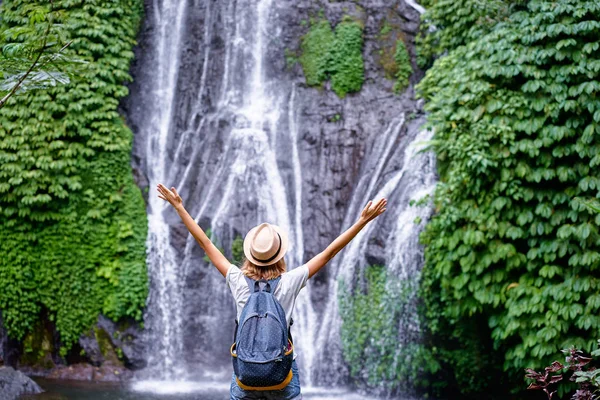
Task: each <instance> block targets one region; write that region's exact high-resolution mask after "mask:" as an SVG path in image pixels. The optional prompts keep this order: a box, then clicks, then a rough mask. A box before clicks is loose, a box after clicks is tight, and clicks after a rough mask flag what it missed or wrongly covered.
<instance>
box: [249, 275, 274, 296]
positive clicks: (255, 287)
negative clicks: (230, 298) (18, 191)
mask: <svg viewBox="0 0 600 400" xmlns="http://www.w3.org/2000/svg"><path fill="white" fill-rule="evenodd" d="M244 279H246V283H247V284H248V288H249V289H250V294H252V293H254V292H260V291H266V292H269V293H271V294H273V293H275V289H276V288H277V285H278V284H279V281H280V280H281V276H278V277H277V278H275V279H271V280H268V281H267V280H264V279H261V280H259V281H255V280H254V279H250V278H248V277H247V276H245V275H244ZM261 283H265V286H264V288H263V289H261V288H260V284H261Z"/></svg>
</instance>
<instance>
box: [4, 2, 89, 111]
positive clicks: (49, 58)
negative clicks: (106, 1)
mask: <svg viewBox="0 0 600 400" xmlns="http://www.w3.org/2000/svg"><path fill="white" fill-rule="evenodd" d="M15 7H16V4H14V3H12V2H8V3H5V4H4V5H0V15H2V14H6V16H5V19H6V21H7V22H8V24H9V25H8V26H7V25H6V24H5V25H4V26H3V27H2V28H0V53H1V54H0V79H1V80H2V81H0V97H1V99H0V107H2V106H4V104H5V103H6V101H7V100H8V98H10V97H11V96H12V95H14V94H16V93H18V92H19V91H24V90H29V89H34V88H44V87H49V86H56V85H57V84H64V83H68V82H69V80H70V78H71V77H72V76H73V75H74V74H75V73H76V72H77V71H78V70H79V69H80V68H81V66H82V65H83V64H84V63H82V62H81V61H80V60H78V59H77V58H75V57H67V56H66V55H65V54H64V50H65V48H66V47H68V46H69V44H70V42H69V41H68V40H67V37H68V31H67V24H64V19H65V10H64V9H62V8H61V7H60V6H58V5H55V4H53V3H52V2H50V1H40V2H34V3H31V2H30V3H28V4H20V5H19V7H20V9H19V12H18V13H15V10H16V9H15Z"/></svg>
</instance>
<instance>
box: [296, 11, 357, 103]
mask: <svg viewBox="0 0 600 400" xmlns="http://www.w3.org/2000/svg"><path fill="white" fill-rule="evenodd" d="M362 45H363V37H362V27H361V25H360V24H359V23H358V22H356V21H353V20H351V19H349V18H345V19H344V20H343V21H342V22H340V23H339V24H338V25H337V26H336V28H335V33H334V31H333V30H332V29H331V26H330V25H329V22H328V21H327V20H319V21H318V22H314V21H313V23H312V25H311V27H310V29H309V31H308V33H307V34H306V35H304V36H303V37H302V44H301V49H302V55H301V56H300V58H299V60H300V63H301V64H302V69H303V70H304V76H305V78H306V84H307V85H309V86H321V85H322V84H323V82H325V81H326V80H327V79H331V87H332V89H333V90H334V92H335V93H336V94H337V95H338V96H340V97H344V96H346V94H347V93H351V92H357V91H359V90H360V89H361V87H362V84H363V81H364V62H363V57H362Z"/></svg>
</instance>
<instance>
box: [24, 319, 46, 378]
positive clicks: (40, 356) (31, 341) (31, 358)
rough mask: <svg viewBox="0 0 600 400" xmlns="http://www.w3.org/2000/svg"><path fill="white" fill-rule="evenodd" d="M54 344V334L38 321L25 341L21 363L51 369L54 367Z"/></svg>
mask: <svg viewBox="0 0 600 400" xmlns="http://www.w3.org/2000/svg"><path fill="white" fill-rule="evenodd" d="M53 352H54V344H53V338H52V332H50V331H49V330H48V329H46V327H45V326H44V323H43V322H42V321H38V322H37V323H36V324H35V326H34V328H33V330H32V331H31V332H29V333H28V334H27V335H26V336H25V338H24V339H23V354H22V355H21V358H20V360H19V362H20V363H21V364H23V365H28V366H32V367H40V368H44V369H50V368H52V367H54V361H52V353H53Z"/></svg>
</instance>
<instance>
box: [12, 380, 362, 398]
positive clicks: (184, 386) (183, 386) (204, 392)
mask: <svg viewBox="0 0 600 400" xmlns="http://www.w3.org/2000/svg"><path fill="white" fill-rule="evenodd" d="M36 382H37V383H38V384H39V385H40V386H41V387H42V388H43V389H44V390H45V392H44V393H42V394H38V395H30V396H22V397H21V398H20V400H227V399H229V387H228V385H226V384H215V383H212V382H211V383H168V382H162V385H161V384H160V383H159V382H155V383H152V382H148V383H147V384H145V385H136V389H137V390H134V389H133V387H131V386H122V385H120V384H112V383H95V382H68V381H52V380H45V379H36ZM302 396H303V399H305V400H342V399H343V400H366V399H373V398H374V397H373V396H368V397H365V396H361V395H359V394H356V393H351V392H349V391H347V390H343V389H339V390H329V389H324V388H306V389H303V390H302Z"/></svg>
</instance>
